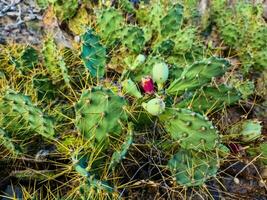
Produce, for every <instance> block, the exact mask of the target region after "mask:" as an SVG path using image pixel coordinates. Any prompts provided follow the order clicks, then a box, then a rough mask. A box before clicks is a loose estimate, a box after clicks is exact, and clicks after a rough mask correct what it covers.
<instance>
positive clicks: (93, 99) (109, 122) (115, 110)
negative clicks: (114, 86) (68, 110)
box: [75, 87, 127, 144]
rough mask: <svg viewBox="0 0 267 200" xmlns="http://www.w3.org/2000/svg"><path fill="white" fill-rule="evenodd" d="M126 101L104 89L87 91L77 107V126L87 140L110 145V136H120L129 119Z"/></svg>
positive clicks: (94, 88) (97, 88) (95, 88)
mask: <svg viewBox="0 0 267 200" xmlns="http://www.w3.org/2000/svg"><path fill="white" fill-rule="evenodd" d="M126 105H127V102H126V100H125V99H124V98H123V97H121V96H118V95H116V94H114V93H113V92H112V91H111V90H109V89H105V88H103V87H93V88H91V90H85V91H84V92H83V93H82V95H81V97H80V100H79V101H78V102H77V103H76V105H75V111H76V123H75V124H76V126H77V128H78V129H79V131H80V132H81V133H82V135H84V137H85V138H86V139H93V140H95V143H96V144H99V143H102V142H103V143H104V144H105V143H108V141H109V140H108V138H109V135H120V133H121V130H122V124H121V123H123V121H125V120H126V119H127V115H126V111H125V106H126Z"/></svg>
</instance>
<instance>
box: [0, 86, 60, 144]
mask: <svg viewBox="0 0 267 200" xmlns="http://www.w3.org/2000/svg"><path fill="white" fill-rule="evenodd" d="M0 110H1V113H0V115H2V116H1V121H0V124H1V127H2V128H5V130H7V131H10V132H18V131H19V133H21V134H23V133H24V134H27V133H28V132H33V133H36V134H39V135H42V136H43V137H45V138H48V139H53V138H54V135H55V131H54V125H53V121H52V120H51V119H50V118H49V117H47V116H46V115H45V114H44V113H43V112H42V111H41V110H40V109H39V108H38V107H36V106H34V105H33V103H32V101H31V99H30V98H29V97H28V96H25V95H23V94H20V93H16V92H14V91H12V90H8V91H7V92H6V94H5V96H4V97H3V98H2V100H1V103H0ZM3 116H4V117H3Z"/></svg>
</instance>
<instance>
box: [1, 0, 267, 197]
mask: <svg viewBox="0 0 267 200" xmlns="http://www.w3.org/2000/svg"><path fill="white" fill-rule="evenodd" d="M37 2H39V3H40V6H41V7H42V8H46V7H48V6H51V7H50V9H52V10H53V11H54V12H55V14H56V16H57V18H58V20H59V21H60V22H62V23H63V24H64V26H66V27H67V28H68V31H69V32H71V36H74V37H75V41H73V43H72V45H71V47H68V48H60V46H59V45H57V43H56V40H54V38H53V35H47V36H46V37H45V40H44V42H43V45H42V48H41V49H38V48H35V47H31V46H26V47H25V48H22V50H21V49H20V50H19V51H18V50H15V51H14V50H13V49H12V48H10V49H11V50H10V49H9V50H3V51H1V52H0V148H1V150H2V149H3V150H4V151H3V152H8V153H9V154H8V155H12V156H13V157H14V160H15V161H17V160H16V159H17V158H19V159H21V160H23V159H25V160H27V161H29V162H30V164H28V165H27V166H26V169H25V170H26V171H24V172H25V173H24V174H23V172H21V171H15V172H12V173H11V172H10V173H8V175H10V176H11V177H15V178H16V179H21V180H23V181H29V183H31V178H34V179H35V180H36V181H37V182H38V183H44V184H43V185H44V186H39V185H38V191H37V192H36V194H34V196H35V195H37V196H38V195H39V191H41V192H40V193H42V191H49V192H51V193H53V191H50V189H47V188H49V187H50V185H46V182H48V183H47V184H50V181H51V183H52V184H51V185H53V186H54V185H55V188H59V189H58V190H59V191H60V192H58V193H57V194H56V195H54V194H53V195H52V196H53V198H55V196H58V195H60V196H61V197H62V198H63V199H119V198H120V197H122V195H125V193H124V191H125V190H127V189H128V186H127V188H123V187H124V186H125V185H127V184H130V183H126V184H125V182H126V181H127V180H128V177H131V174H130V173H131V172H132V171H134V170H129V174H127V177H126V176H124V175H125V174H123V176H122V173H123V171H127V169H126V170H124V169H125V167H126V168H127V167H129V166H130V167H131V166H134V165H135V164H136V163H137V161H138V160H139V158H136V157H135V156H136V150H138V152H139V153H142V154H145V153H144V152H143V149H142V150H140V149H141V148H144V149H145V148H147V147H149V151H151V147H153V148H154V147H155V149H157V151H159V152H160V153H159V154H158V155H157V156H159V155H160V156H161V155H164V162H161V163H160V164H159V163H156V161H155V163H154V165H155V166H156V168H157V169H159V170H160V171H163V172H164V173H162V174H161V175H162V176H164V178H166V180H167V181H166V184H167V185H168V187H169V185H174V186H175V185H179V186H182V187H184V188H186V187H201V186H203V185H204V184H205V183H206V182H207V181H208V180H210V179H213V177H215V176H216V175H217V173H218V171H219V169H220V166H221V164H222V163H223V162H224V159H225V158H226V157H227V156H229V154H230V150H229V149H228V148H227V147H226V145H225V143H226V144H229V143H231V141H229V140H236V139H237V138H238V139H239V140H240V141H241V143H242V144H248V143H249V142H252V141H253V142H254V141H256V140H257V139H259V138H260V137H263V134H262V130H263V128H262V125H261V123H260V121H259V120H256V119H255V120H250V119H248V120H244V121H240V122H239V123H237V124H235V125H233V126H232V127H231V128H230V129H228V130H226V131H222V129H224V128H222V127H221V126H220V122H219V120H217V118H218V116H216V115H214V113H215V114H217V115H219V114H221V113H219V112H218V111H222V110H223V109H227V107H228V106H231V105H236V106H237V103H238V102H239V103H242V101H239V100H241V99H243V100H247V99H248V98H250V95H251V94H252V93H253V91H254V89H255V88H254V87H252V85H253V86H254V83H253V82H252V81H249V80H248V81H243V82H242V83H240V82H239V80H238V79H237V81H236V82H238V83H239V84H238V83H236V82H235V81H233V79H232V77H230V76H232V75H229V74H231V73H235V72H234V71H235V70H238V69H236V65H235V62H231V61H233V59H232V58H229V57H223V55H226V50H225V52H224V51H221V50H220V49H219V48H217V49H215V50H214V49H212V47H211V46H212V45H210V44H206V43H204V42H203V41H202V39H203V33H201V34H200V31H201V28H203V27H201V28H199V27H197V26H196V24H198V23H202V22H203V21H201V22H197V21H196V20H195V17H196V13H195V11H196V9H193V8H190V6H188V5H189V4H190V5H195V4H196V3H195V1H194V2H193V1H192V2H190V3H183V4H181V3H177V2H168V1H161V0H151V1H128V0H119V1H77V0H71V1H61V0H53V1H52V0H47V1H45V0H43V1H41V0H38V1H37ZM224 3H225V1H224V0H215V1H213V2H212V3H211V4H212V9H213V10H212V14H213V15H214V16H215V18H214V20H215V24H216V26H218V29H219V32H220V33H221V35H220V36H221V37H222V38H221V39H222V40H223V41H224V43H225V44H227V45H228V46H229V47H230V48H234V49H235V51H236V52H238V51H239V49H240V48H239V45H241V46H242V45H243V47H244V45H245V46H246V45H247V46H246V47H248V48H247V49H246V50H245V51H244V49H242V51H240V52H238V56H239V57H240V59H241V61H242V62H245V59H248V60H250V59H249V57H247V56H248V55H253V56H252V57H253V60H252V62H253V63H254V64H256V63H257V64H258V65H259V66H261V67H263V66H265V58H264V57H263V56H262V55H265V50H266V49H265V45H266V43H265V40H266V38H265V37H264V35H266V30H265V29H266V27H264V26H263V24H264V22H262V21H261V20H260V17H258V16H257V18H256V21H257V22H256V25H255V24H253V23H252V19H253V17H255V13H254V12H253V11H252V10H251V6H248V4H246V3H240V4H238V6H237V7H236V8H235V9H236V10H231V9H230V10H229V9H227V10H226V12H225V13H220V12H218V11H220V9H221V6H222V5H225V4H224ZM192 10H194V16H193V17H192V16H189V13H190V12H191V11H192ZM244 10H245V11H246V12H247V13H249V15H248V16H245V15H243V14H242V12H243V11H244ZM76 11H77V13H76ZM232 12H234V13H235V15H238V17H236V16H234V18H233V19H234V22H235V20H237V19H236V18H238V19H240V18H241V19H242V20H241V21H238V24H237V26H235V24H234V23H232V22H231V21H230V20H228V22H227V24H225V23H226V22H225V21H223V20H222V19H220V17H219V16H224V17H228V18H230V16H231V14H232ZM79 22H81V23H79ZM243 22H246V23H248V25H251V24H252V25H253V26H247V27H250V28H251V29H253V30H249V33H247V32H245V31H244V30H243V32H242V33H244V34H245V36H244V35H242V34H240V30H239V29H238V28H237V27H241V24H242V23H243ZM198 25H200V24H198ZM200 26H201V25H200ZM250 28H249V29H250ZM252 33H253V34H252ZM254 33H255V36H254ZM248 36H249V37H248ZM252 36H253V37H252ZM245 37H247V38H248V40H249V44H248V43H245V42H244V40H243V39H244V38H245ZM242 38H243V39H242ZM6 49H8V48H6ZM15 49H16V48H15ZM218 49H219V50H218ZM251 49H253V52H250V50H251ZM254 50H255V51H254ZM12 51H13V52H14V53H12ZM227 53H228V52H227ZM13 54H14V55H13ZM243 76H245V75H243ZM229 77H230V78H229ZM244 80H247V79H244ZM246 83H248V84H246ZM246 106H247V105H246ZM244 107H245V106H244ZM218 124H219V125H218ZM152 127H153V128H152ZM152 129H153V130H152ZM148 132H149V133H148ZM138 133H140V134H138ZM147 133H148V134H147ZM146 134H147V135H148V136H149V137H148V141H144V140H143V139H140V135H141V136H142V135H146ZM150 134H151V135H153V137H150ZM236 136H238V137H236ZM152 138H153V139H152ZM139 141H142V142H144V143H145V144H142V145H140V146H141V148H140V149H139V144H138V142H139ZM36 143H38V144H39V143H40V144H41V145H36ZM32 146H34V148H33V147H32ZM259 149H260V151H264V149H266V148H265V146H264V145H262V146H260V147H256V150H255V151H256V152H258V151H259ZM131 151H133V153H132V152H131ZM144 151H145V150H144ZM128 152H131V153H130V154H129V155H128ZM151 152H152V151H151ZM264 152H265V151H264ZM252 154H253V153H252ZM265 154H266V153H265ZM0 156H1V155H0ZM151 158H152V157H151ZM12 159H13V158H12ZM19 159H18V160H19ZM149 159H150V157H149ZM44 161H45V162H44ZM50 161H51V162H50ZM18 162H19V161H18ZM23 162H24V160H23ZM39 162H44V163H45V168H43V167H40V164H38V163H39ZM33 163H34V164H33ZM133 163H134V164H133ZM0 164H1V160H0ZM137 164H138V168H139V169H140V170H143V169H142V168H143V167H140V165H139V163H137ZM148 164H149V163H148ZM120 166H123V167H122V168H120ZM153 167H154V166H153ZM28 168H34V169H28ZM35 169H36V170H35ZM122 169H123V170H122ZM139 169H138V172H139ZM27 170H28V171H27ZM0 171H1V170H0ZM152 171H153V170H152ZM4 172H5V171H4ZM26 172H27V173H26ZM1 173H2V172H0V175H1ZM126 173H128V172H126ZM136 174H137V173H136ZM8 175H7V176H8ZM135 176H136V175H133V177H134V178H135ZM165 176H166V177H165ZM130 181H132V178H131V180H130ZM62 182H66V183H68V184H66V183H63V185H60V184H62ZM119 184H121V185H119ZM48 186H49V187H48ZM118 186H119V187H118ZM121 189H122V190H121ZM176 189H177V188H176V187H175V190H176ZM120 192H121V194H119V193H120ZM0 195H1V194H0ZM42 195H43V194H40V195H39V196H38V197H40V198H43V196H42ZM47 199H48V196H47Z"/></svg>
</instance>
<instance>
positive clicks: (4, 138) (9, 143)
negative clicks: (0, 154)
mask: <svg viewBox="0 0 267 200" xmlns="http://www.w3.org/2000/svg"><path fill="white" fill-rule="evenodd" d="M0 145H2V146H4V147H5V148H6V149H7V150H8V151H10V152H11V153H12V154H13V155H20V154H22V149H21V147H20V146H19V145H17V144H16V143H14V141H13V140H12V138H11V136H10V135H9V134H7V133H6V132H5V131H4V130H3V129H1V128H0Z"/></svg>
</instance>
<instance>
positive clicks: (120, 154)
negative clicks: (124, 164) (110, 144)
mask: <svg viewBox="0 0 267 200" xmlns="http://www.w3.org/2000/svg"><path fill="white" fill-rule="evenodd" d="M132 143H133V125H132V124H130V125H129V127H128V131H127V136H126V138H125V141H124V142H123V144H122V145H121V147H120V149H119V150H117V151H115V152H114V153H113V155H112V157H111V161H110V165H109V168H110V169H114V168H115V167H116V165H118V164H119V163H120V162H121V161H122V160H123V159H124V158H125V156H126V154H127V152H128V150H129V148H130V146H131V145H132Z"/></svg>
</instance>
